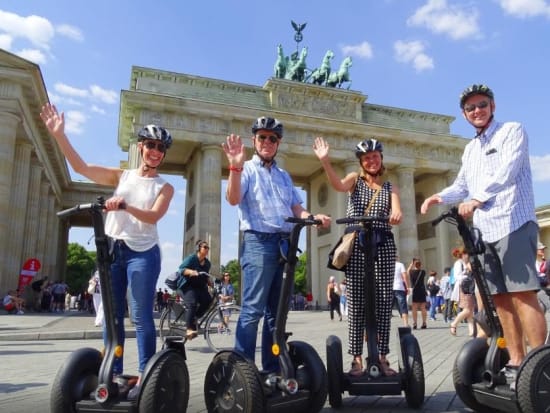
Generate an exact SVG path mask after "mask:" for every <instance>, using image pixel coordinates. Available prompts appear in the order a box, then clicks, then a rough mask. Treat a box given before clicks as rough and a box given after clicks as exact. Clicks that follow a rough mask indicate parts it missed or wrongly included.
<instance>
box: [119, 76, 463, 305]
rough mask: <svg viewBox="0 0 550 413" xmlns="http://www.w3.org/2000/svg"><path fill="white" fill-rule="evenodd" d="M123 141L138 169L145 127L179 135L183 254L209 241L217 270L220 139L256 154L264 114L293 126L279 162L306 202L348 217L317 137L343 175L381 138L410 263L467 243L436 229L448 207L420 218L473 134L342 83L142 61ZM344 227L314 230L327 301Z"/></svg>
mask: <svg viewBox="0 0 550 413" xmlns="http://www.w3.org/2000/svg"><path fill="white" fill-rule="evenodd" d="M120 107H121V111H120V120H119V134H118V140H119V141H118V143H119V145H120V147H121V148H122V149H123V150H124V151H128V153H129V157H128V159H129V165H128V166H129V167H136V166H137V165H138V162H139V154H138V152H137V149H136V143H135V139H134V136H135V133H136V131H137V130H138V129H139V128H141V127H142V126H143V125H146V124H149V123H156V124H160V125H162V126H165V127H167V128H168V129H169V130H170V132H171V134H172V137H173V139H174V144H173V147H172V148H171V149H170V151H169V152H168V154H167V157H166V160H165V162H164V163H163V165H162V169H161V172H162V173H166V174H176V175H181V176H183V177H184V178H185V179H186V180H187V193H186V198H185V199H186V203H185V222H184V223H182V225H184V229H183V238H184V239H183V242H184V254H186V253H190V252H191V251H193V250H194V244H195V242H196V241H197V240H198V239H207V240H209V241H210V246H211V250H210V256H211V259H212V264H213V267H214V268H219V264H220V262H219V257H220V246H221V235H220V234H221V231H222V230H223V223H222V222H221V208H222V204H223V203H224V202H226V201H225V199H223V195H222V193H221V185H222V180H223V179H225V178H227V176H228V169H227V167H228V165H227V160H226V159H225V154H224V153H223V151H222V148H221V143H222V142H223V141H224V140H225V138H226V136H227V135H228V134H230V133H235V134H239V135H240V136H241V137H242V138H243V140H244V142H245V145H246V146H247V153H248V158H250V156H251V155H252V144H251V139H250V137H251V132H250V126H251V124H252V122H253V120H254V119H255V118H257V117H258V116H261V115H267V116H271V117H276V118H277V119H279V120H280V121H281V122H282V123H283V124H284V127H285V134H284V137H283V140H282V142H281V145H280V148H279V151H278V154H277V162H278V163H279V164H280V165H282V167H283V168H285V169H286V170H287V171H288V172H289V173H290V175H291V176H292V178H293V180H294V182H295V184H296V185H297V186H299V187H301V188H302V189H303V190H304V191H305V192H306V193H307V199H306V200H305V201H306V206H307V208H308V209H309V210H310V211H312V212H313V213H316V212H323V213H326V214H330V215H331V216H332V217H334V218H338V217H344V216H345V212H346V202H347V195H346V194H342V193H337V192H335V191H333V190H332V189H331V188H330V187H329V186H328V183H327V180H326V177H325V174H324V172H323V170H322V168H321V165H320V163H319V161H318V159H317V158H316V156H315V155H314V153H313V150H312V144H313V139H314V138H315V137H316V136H323V137H324V138H326V139H327V140H328V142H329V143H330V146H331V159H332V162H333V165H335V167H336V169H337V170H338V171H339V172H340V173H341V174H345V173H348V172H350V171H354V170H358V168H359V164H358V161H357V159H356V157H355V154H354V150H353V149H354V148H355V145H356V144H357V143H358V142H359V141H360V140H363V139H365V138H368V137H376V139H379V140H380V141H382V143H383V145H384V164H385V166H386V169H387V179H389V180H391V181H392V182H394V183H395V184H397V185H398V187H399V188H400V195H401V204H402V208H403V216H404V218H403V222H402V223H401V225H399V226H397V227H394V235H395V238H396V242H397V245H398V249H399V255H400V258H401V260H403V261H404V262H406V263H407V262H408V261H409V260H410V259H411V258H412V257H413V256H419V257H421V258H422V259H423V260H424V262H426V263H428V265H429V266H430V268H434V269H438V270H439V269H441V268H443V266H445V265H448V264H450V263H451V258H450V252H449V251H450V250H451V248H452V247H453V246H455V245H458V239H457V237H456V235H455V233H452V232H451V229H450V228H448V226H445V225H440V226H438V227H437V228H435V229H434V228H433V227H432V226H431V223H430V221H431V219H433V218H434V217H435V216H436V215H437V214H438V212H439V210H438V208H434V209H433V211H431V215H428V216H420V215H419V214H418V208H419V206H420V203H421V201H422V200H423V199H424V198H425V197H426V196H428V195H431V194H432V193H433V192H434V191H436V190H438V189H441V188H443V187H444V186H446V185H448V184H449V183H450V182H452V180H453V179H454V177H455V176H456V173H457V172H458V167H459V164H458V163H457V160H459V159H460V157H461V154H462V151H463V149H464V146H465V144H466V143H467V140H465V139H463V138H461V137H459V136H453V135H451V134H450V132H449V131H450V124H451V122H452V121H453V120H454V118H453V117H450V116H445V115H438V114H433V113H425V112H417V111H414V110H407V109H401V108H393V107H387V106H381V105H376V104H372V103H369V102H368V101H367V96H366V95H364V94H362V93H360V92H357V91H350V90H344V89H339V88H328V87H325V86H320V85H314V84H307V83H301V82H295V81H291V80H285V79H279V78H271V79H269V80H267V82H266V83H265V84H264V85H263V86H253V85H248V84H242V83H234V82H229V81H224V80H218V79H210V78H204V77H199V76H193V75H188V74H180V73H173V72H167V71H163V70H157V69H149V68H144V67H133V68H132V72H131V81H130V88H129V90H123V91H122V93H121V105H120ZM341 231H342V230H341V229H340V228H338V226H337V225H332V228H330V229H329V230H320V229H319V230H317V229H313V230H311V231H309V233H308V236H307V241H306V242H307V251H308V259H309V262H308V264H309V265H308V268H309V276H310V282H311V289H312V292H313V295H314V296H315V297H316V298H319V300H320V303H322V302H323V300H326V298H324V288H325V287H324V286H325V284H326V280H327V279H328V277H329V275H330V274H331V270H329V269H328V268H327V267H326V262H327V255H328V252H329V251H330V249H331V247H332V245H334V243H335V242H336V241H337V239H338V237H339V235H340V234H341Z"/></svg>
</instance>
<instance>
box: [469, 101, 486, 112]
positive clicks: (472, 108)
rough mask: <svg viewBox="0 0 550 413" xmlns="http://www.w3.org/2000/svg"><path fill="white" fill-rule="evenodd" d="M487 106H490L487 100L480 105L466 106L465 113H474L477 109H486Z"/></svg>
mask: <svg viewBox="0 0 550 413" xmlns="http://www.w3.org/2000/svg"><path fill="white" fill-rule="evenodd" d="M487 106H489V102H487V101H486V100H482V101H481V102H479V103H474V104H471V105H466V106H464V112H466V113H472V112H473V111H474V110H475V109H476V108H478V109H485V108H486V107H487Z"/></svg>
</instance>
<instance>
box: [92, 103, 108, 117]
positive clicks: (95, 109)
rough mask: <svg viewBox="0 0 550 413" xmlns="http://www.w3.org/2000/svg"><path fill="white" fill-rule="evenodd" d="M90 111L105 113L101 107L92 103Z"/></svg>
mask: <svg viewBox="0 0 550 413" xmlns="http://www.w3.org/2000/svg"><path fill="white" fill-rule="evenodd" d="M91 111H92V112H95V113H99V114H100V115H105V113H106V112H105V110H103V109H101V108H100V107H98V106H96V105H92V107H91Z"/></svg>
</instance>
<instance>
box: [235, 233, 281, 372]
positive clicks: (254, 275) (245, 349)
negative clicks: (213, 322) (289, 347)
mask: <svg viewBox="0 0 550 413" xmlns="http://www.w3.org/2000/svg"><path fill="white" fill-rule="evenodd" d="M281 238H282V236H281V234H267V233H259V232H255V231H246V232H245V233H244V237H243V245H242V253H241V267H242V285H243V296H242V303H241V304H242V306H241V314H240V316H239V320H238V322H237V331H236V341H235V349H236V350H237V351H241V352H242V353H244V355H245V356H246V357H247V358H248V359H250V360H252V361H254V358H255V357H254V356H255V353H256V335H257V333H258V323H259V321H260V319H261V318H262V316H263V318H264V325H263V330H262V367H263V369H264V370H265V371H268V372H275V371H279V361H278V359H277V357H275V356H274V355H273V354H272V353H271V345H272V344H273V330H274V328H275V317H276V316H277V305H278V302H279V296H280V293H281V284H282V274H283V267H284V266H283V264H282V263H281V261H280V250H279V243H280V240H281Z"/></svg>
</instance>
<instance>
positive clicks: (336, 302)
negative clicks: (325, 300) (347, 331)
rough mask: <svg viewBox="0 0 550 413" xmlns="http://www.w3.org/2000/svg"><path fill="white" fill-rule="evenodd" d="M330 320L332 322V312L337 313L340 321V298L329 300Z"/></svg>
mask: <svg viewBox="0 0 550 413" xmlns="http://www.w3.org/2000/svg"><path fill="white" fill-rule="evenodd" d="M329 305H330V319H331V320H334V311H336V312H337V313H338V316H339V317H340V320H341V319H342V313H340V298H338V299H336V298H331V299H330V303H329Z"/></svg>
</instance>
